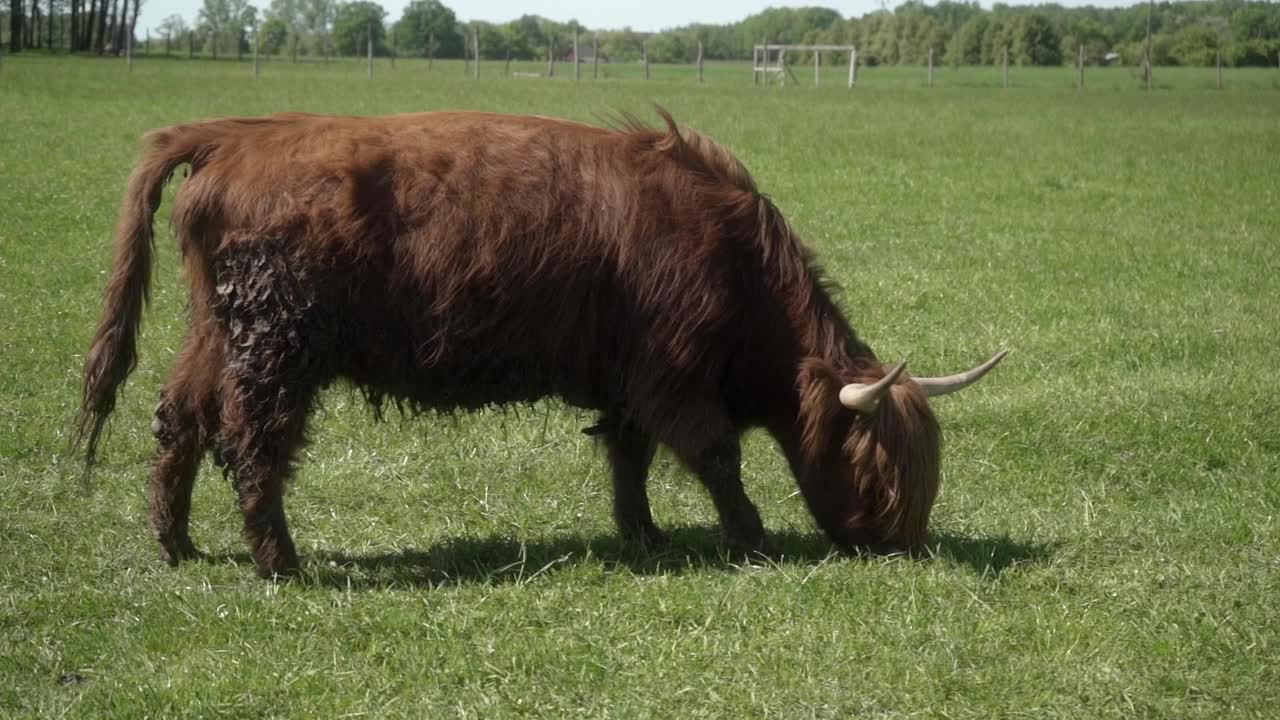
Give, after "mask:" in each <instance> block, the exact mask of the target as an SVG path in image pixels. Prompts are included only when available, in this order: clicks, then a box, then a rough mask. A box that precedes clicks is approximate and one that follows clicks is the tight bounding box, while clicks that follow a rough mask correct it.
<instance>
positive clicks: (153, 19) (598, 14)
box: [137, 0, 1144, 35]
mask: <svg viewBox="0 0 1280 720" xmlns="http://www.w3.org/2000/svg"><path fill="white" fill-rule="evenodd" d="M375 1H376V0H375ZM409 1H410V0H387V1H386V2H380V3H379V4H380V5H382V7H383V8H384V9H386V11H387V22H389V23H390V22H395V21H396V20H398V19H400V16H401V15H402V14H403V12H404V8H405V7H406V6H407V5H408V4H409ZM442 1H443V0H442ZM201 4H202V2H201V0H160V2H145V1H144V3H143V5H142V9H141V11H140V12H139V14H138V25H137V32H138V33H139V34H140V35H141V34H145V33H146V31H147V30H148V29H155V28H157V27H159V25H160V23H161V22H162V21H163V20H164V18H166V17H168V16H170V15H181V16H182V17H183V19H184V20H186V21H187V24H188V25H195V24H196V20H197V18H198V15H199V10H200V6H201ZM253 4H255V5H260V7H259V8H258V10H259V12H263V11H265V10H266V6H267V5H269V0H262V1H261V2H260V3H253ZM444 4H445V5H446V6H448V7H449V8H451V9H452V10H453V11H454V13H456V14H457V16H458V21H459V22H472V21H483V22H491V23H505V22H508V21H511V20H515V19H516V18H519V17H520V16H522V15H539V16H541V17H545V18H547V19H549V20H555V21H557V22H567V21H569V20H577V21H578V22H579V23H581V24H582V25H583V26H584V27H587V28H589V29H593V30H621V29H623V28H630V29H632V30H635V31H638V32H655V33H656V32H662V31H664V30H670V29H672V28H677V27H683V26H686V25H691V24H694V23H700V24H706V25H728V24H731V23H735V22H738V21H740V20H742V19H744V18H746V17H748V16H751V15H755V14H757V13H760V12H762V11H764V10H766V9H768V8H771V7H773V8H785V7H790V8H801V7H823V8H829V9H832V10H835V11H836V12H838V13H840V14H841V15H842V16H843V17H845V18H850V17H861V16H863V15H866V14H868V13H872V12H875V11H877V10H880V9H886V10H891V9H893V7H896V6H897V4H901V3H895V4H893V5H891V4H889V3H888V2H880V1H878V0H842V1H840V2H806V3H778V2H768V1H767V0H765V1H763V2H761V1H755V0H753V1H751V2H746V3H744V2H734V1H733V0H712V1H711V2H702V3H698V4H697V7H696V8H695V7H693V6H692V5H691V4H690V3H687V2H678V1H677V0H653V2H650V3H649V4H648V5H647V6H646V7H645V8H644V9H643V10H637V9H635V8H633V7H630V6H626V5H617V4H607V5H606V4H600V3H595V2H587V1H586V0H569V1H568V2H563V1H562V2H546V1H531V0H525V1H524V2H513V0H481V1H480V2H472V3H467V9H465V10H464V9H463V8H462V7H460V6H459V5H457V4H451V3H450V2H444ZM978 4H979V5H980V6H981V7H982V8H983V9H984V10H990V9H991V8H992V6H993V5H994V3H992V2H985V1H984V2H979V3H978ZM1003 4H1005V5H1013V6H1019V7H1026V6H1035V5H1051V4H1052V5H1060V6H1062V7H1068V8H1080V7H1089V6H1093V7H1098V8H1121V7H1130V6H1133V5H1141V4H1144V3H1142V2H1141V1H1140V0H1139V1H1138V2H1133V1H1129V0H1114V1H1113V0H1100V1H1099V0H1092V1H1088V2H1084V1H1079V2H1078V1H1076V0H1061V1H1060V2H1056V3H1050V2H1020V1H1018V0H1014V1H1012V2H1005V3H1003Z"/></svg>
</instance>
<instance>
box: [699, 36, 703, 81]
mask: <svg viewBox="0 0 1280 720" xmlns="http://www.w3.org/2000/svg"><path fill="white" fill-rule="evenodd" d="M698 82H702V41H701V40H699V41H698Z"/></svg>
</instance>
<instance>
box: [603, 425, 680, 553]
mask: <svg viewBox="0 0 1280 720" xmlns="http://www.w3.org/2000/svg"><path fill="white" fill-rule="evenodd" d="M600 428H601V435H602V436H603V437H602V440H603V442H604V446H605V450H606V451H607V452H608V454H609V467H610V471H611V473H612V475H613V519H614V521H615V522H616V523H617V524H618V532H619V533H620V534H621V535H622V537H624V538H626V539H627V540H632V541H638V542H641V543H644V544H647V545H657V544H661V543H662V542H664V541H665V540H666V536H665V535H664V534H663V532H662V531H661V530H659V529H658V526H657V525H655V524H654V522H653V513H652V512H650V510H649V494H648V492H647V490H646V488H645V485H646V483H647V481H648V475H649V465H650V463H652V462H653V453H654V449H655V447H656V444H655V443H654V440H653V438H652V437H651V436H649V435H647V434H645V433H644V432H642V431H641V430H640V429H639V428H637V427H636V426H635V425H633V424H631V423H630V422H628V421H626V420H620V419H606V420H605V421H603V422H602V423H601V424H600Z"/></svg>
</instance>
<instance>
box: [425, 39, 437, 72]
mask: <svg viewBox="0 0 1280 720" xmlns="http://www.w3.org/2000/svg"><path fill="white" fill-rule="evenodd" d="M435 59H436V34H435V33H427V69H428V70H430V69H431V63H432V62H434V61H435Z"/></svg>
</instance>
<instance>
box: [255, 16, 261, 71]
mask: <svg viewBox="0 0 1280 720" xmlns="http://www.w3.org/2000/svg"><path fill="white" fill-rule="evenodd" d="M261 37H262V33H260V32H258V24H257V23H254V24H253V76H254V77H255V78H256V77H258V74H259V72H260V70H259V68H258V49H259V47H260V39H259V38H261Z"/></svg>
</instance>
